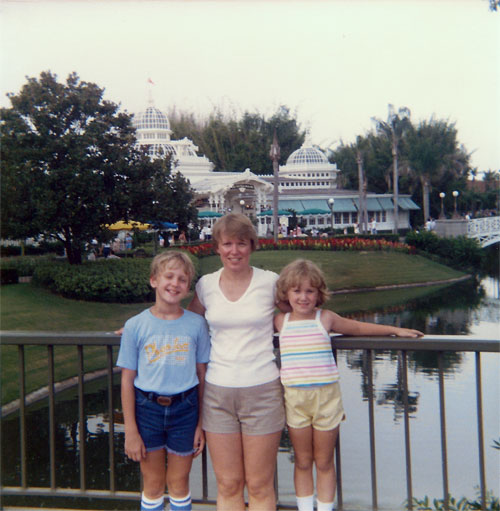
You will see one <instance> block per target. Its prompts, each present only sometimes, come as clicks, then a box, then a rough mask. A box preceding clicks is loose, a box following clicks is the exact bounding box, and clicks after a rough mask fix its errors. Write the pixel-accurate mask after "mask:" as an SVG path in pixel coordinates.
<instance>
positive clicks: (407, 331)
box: [394, 328, 424, 337]
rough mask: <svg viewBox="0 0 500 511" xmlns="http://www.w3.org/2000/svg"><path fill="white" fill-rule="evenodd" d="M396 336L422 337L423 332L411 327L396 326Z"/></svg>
mask: <svg viewBox="0 0 500 511" xmlns="http://www.w3.org/2000/svg"><path fill="white" fill-rule="evenodd" d="M394 335H395V336H396V337H423V335H424V334H423V332H421V331H420V330H413V329H412V328H396V331H395V332H394Z"/></svg>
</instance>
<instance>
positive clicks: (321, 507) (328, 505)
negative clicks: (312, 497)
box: [316, 500, 333, 511]
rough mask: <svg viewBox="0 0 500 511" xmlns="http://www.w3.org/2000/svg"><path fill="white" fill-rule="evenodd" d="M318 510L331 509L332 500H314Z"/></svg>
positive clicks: (327, 510) (329, 510)
mask: <svg viewBox="0 0 500 511" xmlns="http://www.w3.org/2000/svg"><path fill="white" fill-rule="evenodd" d="M316 505H317V507H318V511H333V502H321V501H319V500H316Z"/></svg>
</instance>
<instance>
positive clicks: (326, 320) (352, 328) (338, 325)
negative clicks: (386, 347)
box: [321, 310, 424, 337]
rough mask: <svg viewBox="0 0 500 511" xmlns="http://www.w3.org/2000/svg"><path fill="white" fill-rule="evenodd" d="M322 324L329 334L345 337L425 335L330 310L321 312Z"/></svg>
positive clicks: (417, 331) (416, 331) (409, 329)
mask: <svg viewBox="0 0 500 511" xmlns="http://www.w3.org/2000/svg"><path fill="white" fill-rule="evenodd" d="M321 322H322V323H323V326H324V327H325V329H326V331H327V332H335V333H338V334H344V335H353V336H364V335H395V336H397V337H422V336H423V335H424V334H423V333H422V332H420V331H419V330H413V329H411V328H398V327H395V326H390V325H377V324H376V323H366V322H364V321H356V320H354V319H347V318H343V317H342V316H339V315H338V314H336V313H335V312H332V311H329V310H323V311H321Z"/></svg>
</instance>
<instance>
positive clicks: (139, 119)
mask: <svg viewBox="0 0 500 511" xmlns="http://www.w3.org/2000/svg"><path fill="white" fill-rule="evenodd" d="M132 124H133V126H134V128H136V129H138V130H141V129H142V130H156V129H160V130H170V123H169V122H168V118H167V116H166V115H165V114H164V113H163V112H162V111H161V110H158V108H156V107H154V106H149V107H148V108H147V109H146V110H145V111H144V112H140V113H138V114H137V115H134V118H133V121H132Z"/></svg>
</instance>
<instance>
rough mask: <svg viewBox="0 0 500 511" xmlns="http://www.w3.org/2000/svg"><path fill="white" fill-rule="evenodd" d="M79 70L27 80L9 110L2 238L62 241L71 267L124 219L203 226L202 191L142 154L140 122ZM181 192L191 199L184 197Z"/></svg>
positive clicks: (4, 112) (4, 127) (4, 122)
mask: <svg viewBox="0 0 500 511" xmlns="http://www.w3.org/2000/svg"><path fill="white" fill-rule="evenodd" d="M103 94H104V90H103V89H101V88H100V87H98V86H97V85H96V84H94V83H89V82H85V81H81V80H80V78H79V77H78V75H77V74H76V73H72V74H70V75H69V76H68V78H67V80H66V83H59V82H58V81H57V76H56V75H54V74H52V73H51V72H50V71H47V72H43V73H41V75H40V77H39V78H27V83H26V84H25V85H24V86H23V87H22V89H21V91H20V92H19V93H18V94H9V95H8V96H9V99H10V102H11V105H12V106H11V108H2V109H1V112H0V113H1V147H2V186H1V199H2V200H1V213H2V218H1V221H2V236H3V237H4V238H25V237H30V236H34V237H36V236H40V235H42V236H44V237H48V238H55V239H58V240H60V241H61V242H62V243H63V244H64V246H65V249H66V253H67V257H68V260H69V261H70V262H71V263H80V262H81V261H82V251H83V248H84V246H85V244H86V243H87V242H89V241H90V240H92V239H93V238H96V237H99V236H100V235H101V234H102V233H103V232H104V231H105V226H106V225H109V224H112V223H114V222H116V221H118V220H122V219H123V220H128V219H129V218H130V217H131V216H132V219H133V220H138V221H143V222H144V221H150V220H151V219H163V220H168V221H171V222H179V223H181V224H184V225H185V224H187V223H188V222H189V221H191V220H195V219H196V215H195V213H194V209H193V208H192V206H191V207H190V206H189V204H190V203H191V201H192V198H193V194H192V191H191V190H190V188H189V185H188V184H187V182H185V180H183V178H181V177H180V176H172V175H171V172H170V162H169V159H168V158H164V159H159V160H156V161H151V160H150V159H149V157H148V156H147V155H146V154H145V152H143V151H140V150H137V149H136V148H135V147H134V144H135V130H134V128H133V127H132V124H131V117H130V115H128V114H126V113H120V112H119V111H118V110H119V107H118V105H116V104H115V103H113V102H110V101H106V100H104V99H103ZM176 193H178V194H182V200H179V195H177V196H176V197H175V200H174V194H176Z"/></svg>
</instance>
